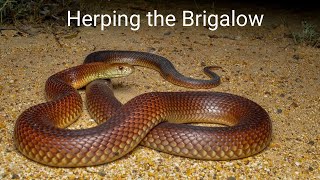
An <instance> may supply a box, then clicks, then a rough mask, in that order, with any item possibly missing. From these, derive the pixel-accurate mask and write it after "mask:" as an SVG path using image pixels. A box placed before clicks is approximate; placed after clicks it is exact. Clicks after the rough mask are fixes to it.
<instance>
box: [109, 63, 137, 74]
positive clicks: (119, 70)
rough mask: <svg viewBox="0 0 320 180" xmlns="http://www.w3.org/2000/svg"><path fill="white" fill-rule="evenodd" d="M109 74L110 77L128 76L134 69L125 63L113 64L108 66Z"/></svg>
mask: <svg viewBox="0 0 320 180" xmlns="http://www.w3.org/2000/svg"><path fill="white" fill-rule="evenodd" d="M108 69H109V73H110V76H111V77H114V78H115V77H124V76H128V75H130V74H131V73H133V71H134V67H133V66H132V65H130V64H127V63H114V64H110V67H109V68H108Z"/></svg>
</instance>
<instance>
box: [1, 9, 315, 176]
mask: <svg viewBox="0 0 320 180" xmlns="http://www.w3.org/2000/svg"><path fill="white" fill-rule="evenodd" d="M126 8H127V7H126ZM229 8H231V7H229ZM233 8H238V9H237V11H238V10H239V11H240V10H246V9H245V8H243V7H242V8H241V7H237V6H235V7H233ZM218 10H220V11H221V12H223V11H228V10H229V9H228V8H224V7H221V8H220V9H218ZM135 11H136V10H135ZM176 11H180V10H176ZM250 11H251V13H253V12H254V13H263V14H265V17H264V18H265V19H264V21H263V25H262V26H261V27H249V26H248V27H229V28H218V30H217V31H209V30H208V29H207V28H204V27H182V26H180V25H176V26H174V27H161V28H160V27H159V28H154V27H147V26H143V27H141V28H140V30H139V31H136V32H133V31H131V30H130V29H129V28H128V27H115V28H109V29H108V30H106V31H100V29H99V28H92V27H80V28H78V29H77V31H78V33H77V34H74V32H75V31H72V32H68V33H66V32H65V28H57V29H55V31H53V32H52V33H49V32H37V31H36V30H35V32H36V33H35V34H33V35H30V34H27V33H24V32H19V31H16V30H3V31H1V34H0V60H1V63H0V67H1V69H0V74H1V76H0V94H1V96H0V132H1V137H0V149H1V152H0V153H1V154H0V166H1V167H0V179H1V178H4V179H26V178H27V179H38V178H45V177H46V178H48V177H49V178H57V177H59V178H61V179H102V178H105V179H110V178H112V179H127V178H132V179H149V178H152V177H154V179H176V178H179V179H185V178H187V177H189V178H191V179H230V180H231V179H265V178H266V177H269V178H271V179H319V178H320V132H319V127H320V121H319V116H320V113H319V111H320V92H319V89H320V86H319V85H320V73H319V72H320V71H319V70H320V60H319V57H320V49H319V48H314V47H310V46H305V45H303V44H300V45H296V44H295V43H294V41H293V39H292V38H291V36H290V34H291V32H292V30H295V31H298V30H299V27H301V22H302V21H303V20H307V21H308V22H310V23H313V24H316V25H318V27H320V22H319V21H320V20H319V18H318V17H319V14H318V15H317V14H314V13H309V12H304V11H303V12H301V11H299V12H296V11H289V10H283V9H273V10H272V11H270V9H267V8H258V9H255V10H252V9H250ZM315 17H317V18H315ZM178 22H179V20H178ZM31 30H34V29H31ZM97 50H135V51H145V52H151V53H155V54H158V55H161V56H164V57H166V58H168V59H170V60H171V61H172V63H173V64H174V65H175V67H176V68H177V69H178V70H179V71H180V72H181V73H182V74H184V75H186V76H190V77H194V78H199V79H205V78H207V77H206V76H205V75H204V74H203V72H202V69H203V67H204V66H206V65H218V66H221V67H222V68H223V69H222V70H219V71H217V73H218V74H219V75H220V76H221V79H222V83H221V85H220V86H218V87H217V88H215V89H211V90H209V91H221V92H228V93H233V94H237V95H241V96H244V97H247V98H249V99H251V100H253V101H255V102H257V103H258V104H260V105H261V106H262V107H263V108H265V110H266V111H267V112H268V113H269V115H270V117H271V120H272V124H273V136H272V142H271V144H270V145H269V147H268V148H266V149H265V150H264V151H263V152H261V153H260V154H258V155H256V156H252V157H249V158H245V159H240V160H233V161H203V160H194V159H188V158H182V157H176V156H173V155H169V154H165V153H161V152H158V151H155V150H151V149H148V148H145V147H142V146H139V147H137V148H135V150H134V151H133V152H131V153H129V154H128V155H126V156H124V157H123V158H121V159H119V160H117V161H114V162H111V163H108V164H105V165H100V166H96V167H86V168H52V167H47V166H43V165H40V164H37V163H35V162H33V161H31V160H29V159H27V158H25V157H24V156H23V155H22V154H20V153H19V152H18V151H17V149H16V148H15V146H14V144H13V129H14V124H15V121H16V119H17V117H18V116H19V115H20V114H21V113H22V112H23V111H24V110H26V109H27V108H28V107H30V106H33V105H36V104H38V103H41V102H45V97H44V84H45V81H46V79H47V78H48V77H49V76H50V75H52V74H54V73H56V72H59V71H61V70H63V69H66V68H69V67H72V66H75V65H79V64H81V63H82V62H83V60H84V58H85V57H86V55H88V54H89V53H91V52H93V51H97ZM113 83H114V84H116V86H115V90H114V91H115V94H116V96H117V98H119V99H120V101H121V102H124V103H125V102H126V101H128V100H130V99H131V98H133V97H135V96H137V95H139V94H142V93H145V92H152V91H187V90H190V89H187V88H182V87H178V86H175V85H173V84H171V83H169V82H167V81H165V80H164V79H163V78H162V77H161V76H160V75H159V74H158V73H157V72H155V71H153V70H150V69H146V68H137V70H136V71H135V73H134V74H132V75H130V76H128V77H125V78H120V79H117V80H115V81H113ZM80 92H81V94H82V95H84V93H83V90H81V91H80ZM94 125H95V123H94V122H93V120H92V119H90V117H89V115H88V113H87V112H84V113H83V116H82V117H81V118H80V120H79V121H78V122H77V123H75V124H74V125H72V127H71V128H86V127H90V126H94ZM269 178H268V179H269Z"/></svg>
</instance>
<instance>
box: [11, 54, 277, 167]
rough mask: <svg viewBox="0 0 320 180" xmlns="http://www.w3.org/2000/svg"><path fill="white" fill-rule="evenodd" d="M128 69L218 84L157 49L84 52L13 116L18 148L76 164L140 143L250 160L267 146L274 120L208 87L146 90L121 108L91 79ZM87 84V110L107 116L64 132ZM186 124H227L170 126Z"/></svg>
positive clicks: (102, 159) (117, 154)
mask: <svg viewBox="0 0 320 180" xmlns="http://www.w3.org/2000/svg"><path fill="white" fill-rule="evenodd" d="M133 66H145V67H148V68H152V69H155V70H157V71H158V72H160V74H161V76H162V77H163V78H165V79H166V80H168V81H170V82H171V83H173V84H176V85H179V86H184V87H188V88H194V89H199V88H202V89H205V88H206V89H208V88H211V87H215V86H217V85H218V84H219V82H220V79H219V77H218V76H217V75H216V74H215V73H213V72H212V71H211V69H212V68H210V67H206V68H205V69H204V70H205V72H206V74H207V75H209V76H210V77H211V79H210V80H199V79H192V78H188V77H185V76H183V75H181V74H180V73H179V72H178V71H177V70H176V69H175V68H174V66H173V65H172V63H171V62H170V61H169V60H167V59H166V58H164V57H161V56H158V55H155V54H150V53H145V52H135V51H97V52H93V53H91V54H89V55H88V56H87V57H86V59H85V64H83V65H79V66H75V67H72V68H69V69H66V70H63V71H61V72H58V73H56V74H54V75H52V76H50V77H49V78H48V80H47V81H46V86H45V92H46V96H47V99H48V101H47V102H45V103H42V104H38V105H35V106H32V107H30V108H28V109H27V110H25V111H24V112H23V113H22V114H21V115H20V116H19V117H18V119H17V121H16V124H15V129H14V141H15V145H16V147H17V149H18V150H19V151H20V152H21V153H22V154H23V155H25V156H26V157H28V158H30V159H32V160H34V161H36V162H39V163H41V164H45V165H49V166H57V167H80V166H92V165H99V164H104V163H107V162H111V161H114V160H116V159H119V158H121V157H122V156H124V155H125V154H127V153H129V152H130V151H132V150H133V149H134V148H135V147H136V146H137V145H138V144H140V143H141V144H142V145H144V146H147V147H150V148H154V149H156V150H159V151H163V152H167V153H170V154H174V155H179V156H184V157H189V158H197V159H206V160H229V159H239V158H244V157H248V156H251V155H254V154H257V153H258V152H260V151H262V150H263V149H265V148H266V147H267V146H268V144H269V143H270V140H271V132H272V125H271V120H270V118H269V115H268V113H267V112H266V111H265V110H264V109H263V108H262V107H261V106H260V105H258V104H256V103H255V102H253V101H251V100H249V99H246V98H244V97H240V96H237V95H233V94H228V93H222V92H207V91H187V92H151V93H145V94H142V95H139V96H137V97H135V98H133V99H131V100H129V101H128V102H127V103H125V104H124V105H122V104H121V103H120V102H118V101H117V100H116V99H115V98H114V96H113V93H112V91H111V90H110V89H109V83H106V82H105V81H102V80H98V81H97V80H96V79H103V78H117V77H123V76H127V75H129V74H131V73H132V72H133V70H134V67H133ZM94 80H96V81H94ZM91 81H94V82H92V83H90V82H91ZM88 83H90V84H89V86H88V87H87V96H88V97H87V98H88V99H87V107H88V110H89V112H90V114H91V115H92V116H93V117H94V118H96V119H97V120H98V121H102V120H105V119H106V118H109V117H110V118H109V119H108V120H107V121H106V122H101V123H100V124H99V125H97V126H96V127H92V128H87V129H79V130H70V129H65V127H67V126H69V125H70V124H72V123H73V122H74V121H75V120H76V119H77V118H78V117H79V116H80V114H81V112H82V106H83V105H82V104H83V102H82V99H81V97H80V95H79V94H78V92H77V89H79V88H81V87H83V86H85V85H87V84H88ZM104 97H105V99H109V100H108V101H105V99H104ZM110 105H111V106H110ZM108 111H109V112H108ZM164 121H168V122H164ZM190 122H196V123H198V122H205V123H219V124H224V125H227V126H226V127H202V126H192V125H188V124H176V123H190Z"/></svg>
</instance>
